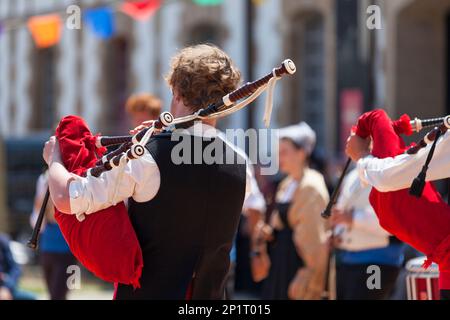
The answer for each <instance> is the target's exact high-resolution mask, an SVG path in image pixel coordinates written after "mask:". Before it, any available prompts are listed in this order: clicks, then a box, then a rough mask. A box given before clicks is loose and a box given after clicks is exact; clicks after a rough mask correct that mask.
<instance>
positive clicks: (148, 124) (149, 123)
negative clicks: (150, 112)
mask: <svg viewBox="0 0 450 320" xmlns="http://www.w3.org/2000/svg"><path fill="white" fill-rule="evenodd" d="M154 122H155V120H147V121H144V122H142V123H141V124H140V125H138V126H137V127H136V128H134V129H131V130H130V134H136V133H138V132H139V131H141V130H143V129H145V128H148V127H151V126H152V125H153V123H154Z"/></svg>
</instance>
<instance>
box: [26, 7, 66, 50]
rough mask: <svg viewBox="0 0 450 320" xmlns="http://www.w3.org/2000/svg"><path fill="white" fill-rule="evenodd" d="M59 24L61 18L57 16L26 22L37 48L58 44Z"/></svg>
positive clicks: (51, 15) (45, 16) (34, 18)
mask: <svg viewBox="0 0 450 320" xmlns="http://www.w3.org/2000/svg"><path fill="white" fill-rule="evenodd" d="M61 24H62V22H61V17H60V16H59V15H57V14H49V15H43V16H35V17H31V18H30V19H29V20H28V22H27V25H28V29H29V30H30V32H31V36H32V37H33V39H34V42H35V43H36V46H37V47H38V48H48V47H51V46H53V45H55V44H57V43H58V42H59V39H60V38H61Z"/></svg>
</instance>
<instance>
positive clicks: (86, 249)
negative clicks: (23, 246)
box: [55, 116, 143, 288]
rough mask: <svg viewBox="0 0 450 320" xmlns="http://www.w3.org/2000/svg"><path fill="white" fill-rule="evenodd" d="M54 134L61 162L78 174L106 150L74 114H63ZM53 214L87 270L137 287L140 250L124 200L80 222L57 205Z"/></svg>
mask: <svg viewBox="0 0 450 320" xmlns="http://www.w3.org/2000/svg"><path fill="white" fill-rule="evenodd" d="M56 137H57V139H58V142H59V148H60V150H61V158H62V161H63V163H64V166H65V167H66V168H67V170H68V171H70V172H72V173H75V174H77V175H80V176H81V175H83V174H84V173H85V172H86V171H87V169H89V168H91V167H93V166H94V165H95V163H96V161H97V160H98V157H100V156H102V155H103V153H104V152H105V151H106V149H105V148H97V147H96V146H95V141H96V136H94V135H92V133H91V132H90V130H89V128H88V127H87V125H86V123H85V122H84V120H83V119H81V118H79V117H77V116H67V117H65V118H63V119H62V120H61V122H60V123H59V125H58V128H57V129H56ZM55 218H56V221H57V222H58V225H59V227H60V228H61V232H62V234H63V235H64V238H65V239H66V241H67V243H68V245H69V247H70V250H71V251H72V253H73V254H74V256H75V257H76V258H77V259H78V261H80V262H81V263H82V264H83V265H84V266H85V267H86V268H87V269H88V270H89V271H91V272H92V273H94V274H95V275H96V276H97V277H99V278H101V279H102V280H105V281H108V282H114V283H123V284H129V285H133V286H134V287H135V288H137V287H139V278H140V277H141V272H142V267H143V258H142V251H141V248H140V245H139V242H138V239H137V237H136V233H135V231H134V229H133V226H132V225H131V222H130V219H129V216H128V212H127V209H126V207H125V204H124V203H123V202H120V203H119V204H117V205H115V206H112V207H109V208H107V209H103V210H100V211H98V212H95V213H92V214H89V215H86V217H85V219H84V220H83V221H81V222H80V221H78V219H77V218H76V216H75V215H71V214H64V213H61V212H59V211H58V210H56V209H55Z"/></svg>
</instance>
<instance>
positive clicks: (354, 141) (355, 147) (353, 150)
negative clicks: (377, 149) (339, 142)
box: [345, 133, 370, 162]
mask: <svg viewBox="0 0 450 320" xmlns="http://www.w3.org/2000/svg"><path fill="white" fill-rule="evenodd" d="M369 148H370V138H367V139H363V138H361V137H359V136H358V135H356V134H354V133H352V134H351V135H350V136H349V137H348V139H347V144H346V146H345V153H346V154H347V156H349V157H350V158H351V159H352V160H353V161H354V162H358V160H359V159H361V158H364V157H365V156H367V155H369V154H370V149H369Z"/></svg>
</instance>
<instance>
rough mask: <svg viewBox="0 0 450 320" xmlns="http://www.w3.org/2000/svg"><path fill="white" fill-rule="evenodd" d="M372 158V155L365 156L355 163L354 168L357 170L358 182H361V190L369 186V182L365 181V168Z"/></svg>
mask: <svg viewBox="0 0 450 320" xmlns="http://www.w3.org/2000/svg"><path fill="white" fill-rule="evenodd" d="M373 158H374V157H373V156H372V155H368V156H365V157H364V158H361V159H359V160H358V162H357V163H356V167H357V170H358V176H359V180H360V181H361V186H362V187H363V188H365V187H367V186H369V185H370V183H369V181H368V180H367V176H366V168H367V162H368V161H370V160H372V159H373Z"/></svg>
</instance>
